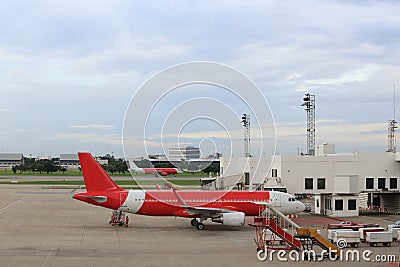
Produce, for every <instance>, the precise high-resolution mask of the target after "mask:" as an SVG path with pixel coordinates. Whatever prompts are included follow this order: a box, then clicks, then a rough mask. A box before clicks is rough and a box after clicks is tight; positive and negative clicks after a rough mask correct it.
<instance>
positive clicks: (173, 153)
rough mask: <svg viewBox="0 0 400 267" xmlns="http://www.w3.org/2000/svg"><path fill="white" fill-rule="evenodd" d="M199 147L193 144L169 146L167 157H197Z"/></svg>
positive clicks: (177, 158) (175, 158)
mask: <svg viewBox="0 0 400 267" xmlns="http://www.w3.org/2000/svg"><path fill="white" fill-rule="evenodd" d="M199 158H200V149H199V148H198V147H194V146H184V147H170V148H169V149H168V159H169V160H170V161H171V160H181V159H185V160H190V159H199Z"/></svg>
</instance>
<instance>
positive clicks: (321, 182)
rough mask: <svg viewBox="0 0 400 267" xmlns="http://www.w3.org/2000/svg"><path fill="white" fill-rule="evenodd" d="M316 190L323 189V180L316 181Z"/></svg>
mask: <svg viewBox="0 0 400 267" xmlns="http://www.w3.org/2000/svg"><path fill="white" fill-rule="evenodd" d="M317 189H325V178H318V179H317Z"/></svg>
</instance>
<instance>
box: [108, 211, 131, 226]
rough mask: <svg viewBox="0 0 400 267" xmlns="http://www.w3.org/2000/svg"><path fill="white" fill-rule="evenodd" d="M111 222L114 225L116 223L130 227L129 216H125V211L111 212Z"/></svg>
mask: <svg viewBox="0 0 400 267" xmlns="http://www.w3.org/2000/svg"><path fill="white" fill-rule="evenodd" d="M109 224H111V225H112V226H114V225H118V226H124V225H125V227H128V224H129V217H128V216H125V212H123V211H118V210H114V211H113V212H112V213H111V219H110V222H109Z"/></svg>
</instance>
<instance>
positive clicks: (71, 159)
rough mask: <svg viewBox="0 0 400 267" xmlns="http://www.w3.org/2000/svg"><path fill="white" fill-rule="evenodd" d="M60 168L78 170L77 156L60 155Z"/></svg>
mask: <svg viewBox="0 0 400 267" xmlns="http://www.w3.org/2000/svg"><path fill="white" fill-rule="evenodd" d="M60 167H62V168H66V169H78V168H79V167H80V162H79V158H78V154H60Z"/></svg>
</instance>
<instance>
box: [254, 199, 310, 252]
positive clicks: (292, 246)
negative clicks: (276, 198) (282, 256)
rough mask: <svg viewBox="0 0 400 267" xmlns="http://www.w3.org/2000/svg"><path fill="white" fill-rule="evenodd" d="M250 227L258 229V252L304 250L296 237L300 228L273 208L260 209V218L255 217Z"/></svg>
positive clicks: (255, 240) (256, 241) (256, 239)
mask: <svg viewBox="0 0 400 267" xmlns="http://www.w3.org/2000/svg"><path fill="white" fill-rule="evenodd" d="M250 225H251V226H254V227H255V228H256V238H255V239H254V242H255V243H256V245H257V251H259V250H265V249H275V250H300V249H301V248H302V246H301V242H300V241H299V240H298V239H296V238H295V237H294V235H295V234H296V229H297V228H298V227H299V226H298V225H297V224H296V223H294V222H293V221H292V220H290V219H288V218H287V217H286V216H285V215H284V214H283V213H281V212H280V211H279V210H277V209H276V208H275V207H273V206H268V205H266V206H264V207H260V212H259V216H256V217H254V224H250ZM268 232H270V233H271V234H268ZM277 241H279V242H277Z"/></svg>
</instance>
